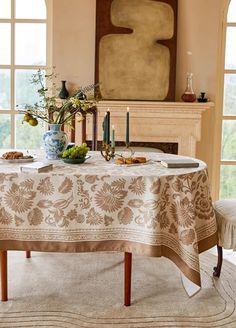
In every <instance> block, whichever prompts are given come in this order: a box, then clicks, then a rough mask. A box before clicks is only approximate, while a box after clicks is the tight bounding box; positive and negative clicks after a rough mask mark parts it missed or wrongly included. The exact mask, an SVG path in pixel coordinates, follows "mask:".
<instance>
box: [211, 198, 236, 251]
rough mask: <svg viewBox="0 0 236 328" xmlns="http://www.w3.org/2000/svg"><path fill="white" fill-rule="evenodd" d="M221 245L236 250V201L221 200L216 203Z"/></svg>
mask: <svg viewBox="0 0 236 328" xmlns="http://www.w3.org/2000/svg"><path fill="white" fill-rule="evenodd" d="M214 209H215V214H216V220H217V225H218V237H219V241H218V242H219V245H220V246H222V247H224V248H226V249H234V250H236V199H221V200H218V201H216V202H215V203H214Z"/></svg>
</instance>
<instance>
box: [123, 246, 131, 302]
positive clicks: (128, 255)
mask: <svg viewBox="0 0 236 328" xmlns="http://www.w3.org/2000/svg"><path fill="white" fill-rule="evenodd" d="M131 274H132V253H125V268H124V279H125V284H124V285H125V290H124V292H125V299H124V304H125V306H130V304H131Z"/></svg>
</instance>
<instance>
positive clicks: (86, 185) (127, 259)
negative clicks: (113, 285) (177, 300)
mask: <svg viewBox="0 0 236 328" xmlns="http://www.w3.org/2000/svg"><path fill="white" fill-rule="evenodd" d="M139 155H142V156H146V157H147V158H148V159H150V161H149V162H148V163H147V164H146V165H133V166H128V165H127V166H126V165H123V166H122V165H120V166H119V165H116V164H115V163H114V162H106V161H104V159H103V158H102V157H101V155H100V154H99V153H98V152H91V158H90V159H89V160H87V161H86V162H85V163H84V164H83V165H70V164H65V163H63V162H62V161H53V170H52V171H50V172H47V173H21V172H20V168H19V167H20V164H17V163H16V164H5V163H4V162H1V163H0V266H1V299H2V301H6V300H7V298H8V296H7V251H10V250H24V251H28V252H29V251H42V252H43V251H47V252H96V251H118V252H124V280H125V281H124V294H125V295H124V304H125V305H126V306H129V305H130V304H131V271H132V254H138V255H145V256H155V257H160V256H165V257H167V258H169V259H170V260H171V261H173V262H174V263H175V264H176V265H177V266H178V267H179V269H180V270H181V272H182V273H183V274H184V276H186V277H187V278H188V279H189V280H190V281H191V282H193V283H194V284H196V285H198V286H200V285H201V277H200V268H199V254H200V253H201V252H203V251H205V250H206V249H209V248H211V247H212V246H214V245H215V244H216V241H217V235H216V221H215V216H214V211H213V207H212V202H211V197H210V192H209V182H208V174H207V167H206V165H205V164H204V163H203V162H201V161H200V166H199V167H198V168H185V169H183V168H181V169H167V168H164V167H163V166H162V165H161V164H160V163H159V161H160V160H161V159H165V158H173V157H174V156H175V155H170V154H158V153H146V154H139ZM28 255H29V253H28ZM22 260H23V259H22ZM157 293H158V291H157ZM13 297H14V295H13Z"/></svg>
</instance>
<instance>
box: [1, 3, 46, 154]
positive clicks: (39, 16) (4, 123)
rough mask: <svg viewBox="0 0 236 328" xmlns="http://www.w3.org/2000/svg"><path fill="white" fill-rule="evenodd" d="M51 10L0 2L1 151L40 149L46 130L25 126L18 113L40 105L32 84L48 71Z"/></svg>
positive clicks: (41, 5)
mask: <svg viewBox="0 0 236 328" xmlns="http://www.w3.org/2000/svg"><path fill="white" fill-rule="evenodd" d="M48 25H49V24H48V10H47V3H46V1H45V0H33V1H32V0H0V39H1V47H0V148H23V149H24V148H27V149H30V148H39V147H40V146H41V136H42V132H43V131H44V126H43V125H42V124H40V123H39V125H38V126H37V127H32V126H30V125H28V124H22V115H19V114H18V110H19V109H22V108H24V106H25V104H31V103H35V102H36V101H37V90H36V89H35V88H34V86H33V85H32V84H31V83H30V79H31V76H32V74H33V73H35V72H36V71H37V70H38V69H39V68H40V69H41V70H44V69H46V66H48V65H49V63H48V60H47V58H48V57H49V56H48V52H47V48H48V47H47V41H48V33H49V31H48Z"/></svg>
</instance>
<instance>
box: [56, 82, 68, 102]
mask: <svg viewBox="0 0 236 328" xmlns="http://www.w3.org/2000/svg"><path fill="white" fill-rule="evenodd" d="M58 96H59V98H60V99H66V98H68V96H69V92H68V90H67V89H66V81H61V90H60V92H59V95H58Z"/></svg>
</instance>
